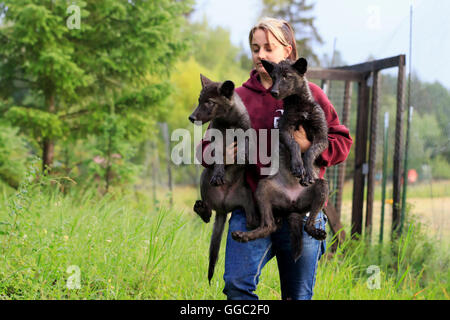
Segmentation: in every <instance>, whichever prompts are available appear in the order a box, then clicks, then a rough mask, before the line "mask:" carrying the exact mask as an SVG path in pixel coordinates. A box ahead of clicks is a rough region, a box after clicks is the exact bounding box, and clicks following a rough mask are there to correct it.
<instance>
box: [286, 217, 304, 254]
mask: <svg viewBox="0 0 450 320" xmlns="http://www.w3.org/2000/svg"><path fill="white" fill-rule="evenodd" d="M287 221H288V223H289V231H290V238H291V251H292V258H293V259H294V261H295V262H297V260H298V258H300V256H301V255H302V247H303V246H302V245H303V243H302V237H303V215H301V214H298V213H295V212H292V213H290V214H289V215H288V217H287Z"/></svg>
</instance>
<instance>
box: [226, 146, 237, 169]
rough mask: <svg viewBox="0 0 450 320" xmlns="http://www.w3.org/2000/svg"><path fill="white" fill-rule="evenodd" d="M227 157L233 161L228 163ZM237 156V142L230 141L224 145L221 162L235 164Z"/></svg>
mask: <svg viewBox="0 0 450 320" xmlns="http://www.w3.org/2000/svg"><path fill="white" fill-rule="evenodd" d="M227 157H228V158H229V159H233V162H231V163H229V162H228V161H227ZM236 158H237V143H236V141H234V142H232V143H230V144H229V145H228V146H226V149H225V153H224V155H223V163H224V164H235V163H236Z"/></svg>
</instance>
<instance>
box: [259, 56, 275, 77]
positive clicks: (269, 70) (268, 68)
mask: <svg viewBox="0 0 450 320" xmlns="http://www.w3.org/2000/svg"><path fill="white" fill-rule="evenodd" d="M261 63H262V65H263V67H264V69H266V71H267V73H269V74H270V73H272V71H273V68H275V65H274V64H273V63H272V62H270V61H267V60H263V59H261Z"/></svg>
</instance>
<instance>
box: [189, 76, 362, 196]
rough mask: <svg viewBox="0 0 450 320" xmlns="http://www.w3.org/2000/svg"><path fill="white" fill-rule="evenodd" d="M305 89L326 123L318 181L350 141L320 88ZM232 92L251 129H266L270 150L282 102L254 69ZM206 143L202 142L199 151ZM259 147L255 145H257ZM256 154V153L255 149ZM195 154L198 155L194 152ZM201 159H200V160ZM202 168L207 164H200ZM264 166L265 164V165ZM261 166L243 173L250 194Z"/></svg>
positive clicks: (342, 157) (343, 154)
mask: <svg viewBox="0 0 450 320" xmlns="http://www.w3.org/2000/svg"><path fill="white" fill-rule="evenodd" d="M309 88H310V89H311V93H312V95H313V97H314V100H315V101H316V102H317V103H318V104H319V105H320V106H321V107H322V109H323V111H324V113H325V117H326V120H327V123H328V148H327V149H326V150H325V151H324V152H323V153H322V154H321V156H320V157H319V159H318V161H319V162H318V163H319V164H320V165H321V168H320V174H319V175H320V178H323V176H324V175H325V167H329V166H332V165H336V164H338V163H341V162H343V161H344V160H345V159H346V158H347V155H348V154H349V152H350V147H351V146H352V143H353V140H352V138H351V137H350V133H349V130H348V129H347V127H345V126H344V125H342V124H340V122H339V118H338V115H337V113H336V110H335V109H334V107H333V105H332V104H331V102H330V101H329V100H328V97H327V96H326V95H325V93H324V92H323V91H322V89H321V88H320V87H319V86H317V85H316V84H314V83H311V82H309ZM236 93H237V94H238V95H239V96H240V97H241V99H242V101H243V102H244V104H245V106H246V108H247V111H248V113H249V116H250V120H251V123H252V127H253V129H255V130H256V131H258V130H259V129H269V130H268V134H267V137H268V144H267V145H268V146H269V150H270V129H273V128H274V124H275V122H276V121H277V119H278V118H279V117H280V116H281V115H282V112H281V111H280V110H282V109H283V101H282V100H276V99H275V98H273V97H272V96H271V95H270V88H269V89H266V88H264V87H263V85H262V84H261V82H260V81H259V74H258V72H257V71H256V70H254V69H253V70H252V71H251V73H250V79H248V80H247V82H245V83H244V84H243V86H242V87H239V88H237V89H236ZM209 143H210V142H209V141H204V140H202V142H201V144H200V145H199V147H200V146H202V151H203V150H204V149H205V146H207V145H208V144H209ZM257 145H259V143H258V144H257ZM257 152H258V153H259V150H257ZM197 154H199V153H197ZM202 154H203V152H202ZM202 160H203V159H202ZM202 165H203V166H204V167H208V165H207V164H205V163H204V161H202ZM267 166H268V165H267ZM261 167H263V165H262V164H261V163H259V160H258V162H257V164H256V165H253V166H250V168H251V169H249V170H247V172H246V181H247V183H248V184H249V186H250V188H251V189H252V191H253V192H255V190H256V187H257V185H258V181H259V180H260V179H261V175H260V168H261Z"/></svg>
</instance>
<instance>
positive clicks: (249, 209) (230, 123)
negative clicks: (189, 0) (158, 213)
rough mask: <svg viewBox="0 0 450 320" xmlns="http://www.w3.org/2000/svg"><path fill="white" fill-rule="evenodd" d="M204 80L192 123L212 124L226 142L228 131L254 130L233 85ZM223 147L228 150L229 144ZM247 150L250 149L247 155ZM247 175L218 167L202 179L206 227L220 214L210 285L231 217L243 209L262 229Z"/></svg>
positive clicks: (239, 167)
mask: <svg viewBox="0 0 450 320" xmlns="http://www.w3.org/2000/svg"><path fill="white" fill-rule="evenodd" d="M200 79H201V83H202V90H201V92H200V97H199V99H198V106H197V108H196V109H195V110H194V112H193V113H192V114H191V115H190V116H189V120H190V121H191V122H193V123H194V122H196V121H200V122H201V123H202V124H203V123H207V122H209V121H211V126H210V128H211V129H218V130H220V132H221V133H222V136H223V137H224V138H225V136H226V129H243V130H244V131H246V130H247V129H250V128H251V122H250V117H249V115H248V113H247V109H246V108H245V105H244V103H243V102H242V100H241V98H240V97H239V96H238V95H237V94H236V93H235V92H234V83H233V82H232V81H225V82H223V83H220V82H213V81H211V80H209V79H208V78H206V77H205V76H203V75H200ZM222 145H223V147H224V149H225V141H224V142H223V143H222ZM247 150H248V148H247V146H246V152H247ZM224 152H225V151H224ZM223 154H225V153H223ZM247 156H248V155H247ZM244 173H245V164H232V165H225V164H220V163H216V164H213V165H212V166H211V167H210V168H205V169H204V170H203V172H202V175H201V178H200V192H201V198H202V200H197V201H196V202H195V205H194V211H195V212H196V213H197V214H198V215H199V216H200V217H201V218H202V219H203V221H204V222H206V223H207V222H209V219H210V217H211V213H212V210H215V211H216V218H215V221H214V227H213V232H212V235H211V242H210V247H209V269H208V280H209V281H210V282H211V278H212V276H213V274H214V267H215V265H216V262H217V257H218V254H219V249H220V241H221V238H222V233H223V229H224V226H225V221H226V218H227V213H228V212H231V211H233V210H235V209H238V208H242V209H244V210H245V213H246V218H247V224H248V226H249V227H250V226H253V227H256V226H257V225H258V222H257V219H258V218H257V216H256V215H255V207H254V202H253V197H252V192H251V190H250V188H249V187H248V186H247V185H246V184H245V175H244Z"/></svg>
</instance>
